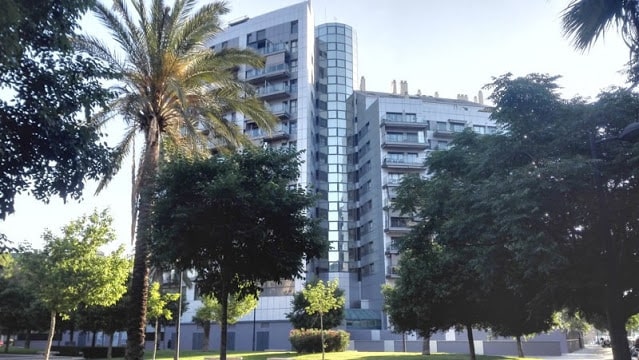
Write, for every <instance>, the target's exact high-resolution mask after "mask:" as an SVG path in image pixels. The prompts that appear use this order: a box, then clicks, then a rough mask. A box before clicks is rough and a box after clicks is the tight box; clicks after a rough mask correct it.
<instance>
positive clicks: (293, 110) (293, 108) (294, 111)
mask: <svg viewBox="0 0 639 360" xmlns="http://www.w3.org/2000/svg"><path fill="white" fill-rule="evenodd" d="M289 107H290V109H289V112H290V113H291V115H297V100H291V101H290V103H289Z"/></svg>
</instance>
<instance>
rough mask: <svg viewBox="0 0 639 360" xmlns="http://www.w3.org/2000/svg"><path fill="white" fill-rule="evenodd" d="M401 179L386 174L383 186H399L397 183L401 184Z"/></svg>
mask: <svg viewBox="0 0 639 360" xmlns="http://www.w3.org/2000/svg"><path fill="white" fill-rule="evenodd" d="M401 182H402V179H400V178H397V177H390V176H386V177H385V178H384V182H383V184H384V187H397V186H399V184H401Z"/></svg>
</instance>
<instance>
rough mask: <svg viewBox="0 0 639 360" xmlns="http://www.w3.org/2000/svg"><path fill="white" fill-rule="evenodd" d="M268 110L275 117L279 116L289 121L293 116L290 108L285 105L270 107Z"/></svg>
mask: <svg viewBox="0 0 639 360" xmlns="http://www.w3.org/2000/svg"><path fill="white" fill-rule="evenodd" d="M268 109H269V110H270V111H271V112H272V113H273V115H275V116H279V117H280V118H286V119H288V118H289V117H290V116H291V113H290V111H289V110H288V106H287V105H285V104H274V105H269V106H268Z"/></svg>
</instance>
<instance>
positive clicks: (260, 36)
mask: <svg viewBox="0 0 639 360" xmlns="http://www.w3.org/2000/svg"><path fill="white" fill-rule="evenodd" d="M265 39H266V30H260V31H258V32H257V41H260V40H265Z"/></svg>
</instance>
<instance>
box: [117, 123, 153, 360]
mask: <svg viewBox="0 0 639 360" xmlns="http://www.w3.org/2000/svg"><path fill="white" fill-rule="evenodd" d="M148 126H149V128H148V130H147V131H146V134H145V135H146V142H145V144H144V147H145V149H144V157H143V160H142V164H140V167H141V169H140V171H141V174H140V184H139V187H140V189H139V191H140V201H139V204H138V220H137V224H138V225H137V233H136V235H137V236H136V240H135V256H134V258H133V276H132V280H131V303H130V304H131V305H130V307H129V324H128V329H127V347H126V355H125V359H126V360H143V359H144V344H145V342H144V333H145V328H146V301H147V296H148V292H149V282H148V277H149V260H148V257H149V254H148V244H149V242H150V240H151V236H152V228H151V214H152V210H153V197H154V193H155V183H156V179H155V177H156V174H157V171H158V165H159V159H160V129H159V127H158V122H157V119H151V120H150V121H149V124H148Z"/></svg>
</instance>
